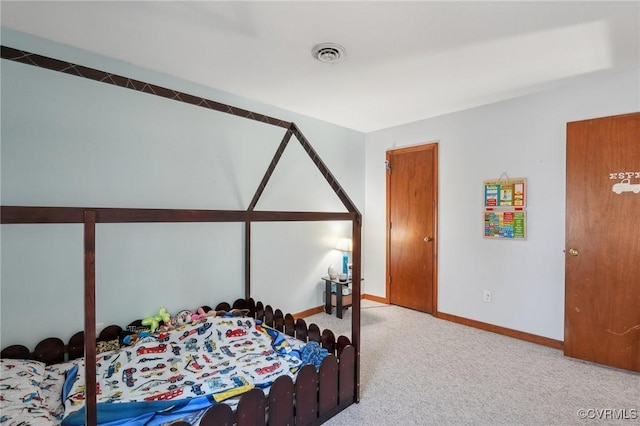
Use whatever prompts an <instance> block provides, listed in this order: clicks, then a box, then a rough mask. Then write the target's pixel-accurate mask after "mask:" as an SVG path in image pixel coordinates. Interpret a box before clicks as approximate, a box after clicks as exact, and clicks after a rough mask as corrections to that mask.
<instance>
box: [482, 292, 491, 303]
mask: <svg viewBox="0 0 640 426" xmlns="http://www.w3.org/2000/svg"><path fill="white" fill-rule="evenodd" d="M482 300H484V301H485V302H491V291H489V290H485V291H484V293H482Z"/></svg>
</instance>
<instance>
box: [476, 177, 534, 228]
mask: <svg viewBox="0 0 640 426" xmlns="http://www.w3.org/2000/svg"><path fill="white" fill-rule="evenodd" d="M503 176H504V173H503ZM483 185H484V196H483V198H484V238H490V239H504V240H525V239H526V238H527V213H526V211H525V208H526V206H527V182H526V179H525V178H515V179H512V178H509V177H506V178H505V179H502V178H501V179H497V180H485V181H484V183H483Z"/></svg>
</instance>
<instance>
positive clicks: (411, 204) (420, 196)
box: [387, 143, 438, 314]
mask: <svg viewBox="0 0 640 426" xmlns="http://www.w3.org/2000/svg"><path fill="white" fill-rule="evenodd" d="M437 159H438V145H437V144H435V143H434V144H428V145H421V146H417V147H410V148H403V149H397V150H393V151H388V152H387V164H388V165H389V167H388V170H387V218H388V221H387V231H388V232H387V235H388V238H387V294H388V295H389V301H390V303H392V304H394V305H399V306H404V307H407V308H412V309H417V310H419V311H423V312H428V313H431V314H433V313H435V312H436V301H437V297H436V295H437V281H436V277H437V269H436V265H437V264H436V254H437V235H436V229H437V228H436V219H437V216H436V211H437V182H438V181H437V172H438V169H437Z"/></svg>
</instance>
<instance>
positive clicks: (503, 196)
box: [484, 178, 527, 208]
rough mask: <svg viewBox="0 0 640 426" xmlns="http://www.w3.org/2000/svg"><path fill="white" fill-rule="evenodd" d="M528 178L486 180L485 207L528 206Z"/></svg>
mask: <svg viewBox="0 0 640 426" xmlns="http://www.w3.org/2000/svg"><path fill="white" fill-rule="evenodd" d="M526 183H527V182H526V179H525V178H516V179H510V178H507V179H498V180H485V181H484V206H485V207H523V208H524V207H526V206H527V198H526V190H527V187H526Z"/></svg>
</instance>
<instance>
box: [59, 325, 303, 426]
mask: <svg viewBox="0 0 640 426" xmlns="http://www.w3.org/2000/svg"><path fill="white" fill-rule="evenodd" d="M308 352H309V350H307V348H304V347H302V342H298V341H297V340H295V339H293V338H289V337H288V336H285V335H283V334H281V333H279V332H277V331H276V330H273V329H270V328H268V327H266V326H262V325H260V324H258V323H256V321H255V320H254V319H252V318H239V317H205V318H203V319H201V320H199V321H198V322H196V323H194V324H188V325H186V326H182V327H180V328H178V329H175V330H172V331H169V332H162V333H157V334H153V335H150V336H148V337H146V338H144V339H142V340H140V341H138V342H137V343H136V344H135V345H134V346H128V347H123V348H121V349H119V350H117V351H111V352H105V353H102V354H99V355H98V357H97V364H96V373H97V403H98V406H97V410H98V422H99V423H103V422H116V423H114V424H117V423H118V421H119V420H120V421H121V420H122V419H125V418H126V419H129V420H128V421H131V419H136V422H138V421H139V422H143V421H148V420H149V419H151V418H152V417H153V416H155V415H156V413H159V412H160V411H162V413H163V414H162V416H163V417H165V418H166V416H167V413H171V412H174V413H175V414H176V415H181V414H185V413H195V412H197V411H198V410H202V409H203V407H208V406H209V405H211V404H215V403H217V402H220V401H223V400H226V399H228V398H231V397H234V396H237V395H239V394H241V393H243V392H246V391H248V390H250V389H252V388H254V387H260V388H267V387H269V386H270V385H271V383H272V382H273V381H274V380H275V379H276V378H277V377H279V376H280V375H289V376H291V377H292V378H294V377H295V375H296V373H297V372H298V370H299V369H300V367H302V365H303V361H302V360H301V358H305V359H308V358H309V357H308ZM84 390H85V380H84V364H82V363H79V366H75V367H74V368H72V369H71V370H70V371H69V372H68V373H67V380H66V383H65V387H64V392H63V400H64V406H65V412H64V420H63V422H62V424H63V425H81V424H83V423H84V400H85V394H84Z"/></svg>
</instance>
